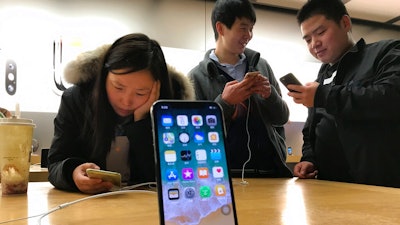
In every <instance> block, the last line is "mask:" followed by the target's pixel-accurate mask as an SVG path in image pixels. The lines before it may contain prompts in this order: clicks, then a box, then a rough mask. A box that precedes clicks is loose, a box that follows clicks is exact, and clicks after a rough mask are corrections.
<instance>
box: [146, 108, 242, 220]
mask: <svg viewBox="0 0 400 225" xmlns="http://www.w3.org/2000/svg"><path fill="white" fill-rule="evenodd" d="M151 119H152V125H153V138H154V149H155V158H156V159H155V160H156V167H157V168H156V172H157V179H156V180H157V190H158V202H159V213H160V224H183V223H184V224H216V225H217V224H218V225H220V224H226V225H236V224H237V217H236V209H235V201H234V196H233V188H232V181H231V177H230V173H229V166H228V160H227V155H226V150H225V127H224V119H223V114H222V109H221V107H220V106H219V105H218V104H217V103H215V102H212V101H184V100H159V101H157V102H155V103H154V104H153V106H152V108H151Z"/></svg>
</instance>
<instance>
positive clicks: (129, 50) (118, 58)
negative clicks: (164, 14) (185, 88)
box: [91, 33, 173, 160]
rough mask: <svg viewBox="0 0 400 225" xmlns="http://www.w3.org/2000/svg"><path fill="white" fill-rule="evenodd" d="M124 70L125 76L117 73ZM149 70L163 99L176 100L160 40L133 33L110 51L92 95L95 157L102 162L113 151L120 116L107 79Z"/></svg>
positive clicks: (122, 38) (119, 40)
mask: <svg viewBox="0 0 400 225" xmlns="http://www.w3.org/2000/svg"><path fill="white" fill-rule="evenodd" d="M119 69H123V71H124V72H123V73H116V70H119ZM141 70H149V71H150V73H151V74H152V76H153V78H154V79H155V80H159V81H160V98H163V99H171V98H172V97H173V93H172V88H171V79H170V76H169V74H168V69H167V64H166V62H165V58H164V54H163V52H162V49H161V47H160V45H159V44H158V42H157V41H155V40H152V39H150V38H149V37H147V36H146V35H144V34H141V33H132V34H128V35H125V36H123V37H121V38H119V39H117V40H116V41H115V42H114V43H113V44H112V45H111V47H110V48H109V49H108V51H107V53H106V55H105V58H104V65H103V68H102V71H101V74H100V75H99V76H97V77H96V81H95V84H94V89H93V95H92V103H93V104H92V105H93V106H92V114H93V122H92V124H93V127H92V128H91V129H92V132H93V135H92V137H93V141H92V142H93V148H94V151H93V155H92V157H93V158H94V159H98V160H100V159H102V158H104V157H105V155H106V154H107V152H108V151H109V149H110V143H111V141H112V139H113V138H114V134H115V127H116V125H117V120H118V118H119V116H118V115H117V114H116V113H115V112H114V110H113V108H112V106H111V104H110V102H109V101H108V97H107V92H106V80H107V76H108V73H109V72H112V73H114V74H117V75H121V76H124V75H126V74H128V73H132V72H137V71H141Z"/></svg>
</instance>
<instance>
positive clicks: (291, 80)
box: [279, 73, 302, 92]
mask: <svg viewBox="0 0 400 225" xmlns="http://www.w3.org/2000/svg"><path fill="white" fill-rule="evenodd" d="M279 80H280V81H281V82H282V84H283V85H285V87H286V88H287V89H288V90H289V91H290V92H297V91H294V90H291V89H289V88H288V87H287V86H288V85H289V84H295V85H302V84H301V82H300V81H299V80H298V79H297V78H296V77H295V76H294V75H293V74H292V73H288V74H286V75H285V76H283V77H281V78H279Z"/></svg>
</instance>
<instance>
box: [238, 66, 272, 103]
mask: <svg viewBox="0 0 400 225" xmlns="http://www.w3.org/2000/svg"><path fill="white" fill-rule="evenodd" d="M246 81H249V82H250V92H251V94H258V95H260V96H261V97H263V98H268V97H269V96H270V95H271V85H270V83H269V80H268V78H266V77H264V76H263V75H262V74H261V73H260V72H258V71H254V72H248V73H246V75H245V77H244V82H246ZM242 82H243V81H242Z"/></svg>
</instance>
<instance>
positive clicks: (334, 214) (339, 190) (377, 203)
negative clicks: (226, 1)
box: [0, 178, 400, 225]
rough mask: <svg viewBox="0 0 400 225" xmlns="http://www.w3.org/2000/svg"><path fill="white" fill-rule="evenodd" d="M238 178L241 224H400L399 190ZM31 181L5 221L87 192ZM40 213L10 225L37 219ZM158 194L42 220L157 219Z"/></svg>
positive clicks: (2, 206)
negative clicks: (74, 191)
mask: <svg viewBox="0 0 400 225" xmlns="http://www.w3.org/2000/svg"><path fill="white" fill-rule="evenodd" d="M239 181H240V180H238V179H234V180H233V182H234V193H235V198H236V209H237V214H238V219H239V224H240V225H243V224H244V225H258V224H295V225H303V224H318V225H320V224H340V225H341V224H346V225H347V224H362V225H365V224H379V225H382V224H400V189H396V188H385V187H376V186H368V185H357V184H348V183H338V182H329V181H320V180H300V179H297V178H293V179H281V178H276V179H273V178H268V179H247V181H248V182H249V184H248V185H241V184H240V183H239ZM88 196H89V195H85V194H81V193H69V192H64V191H60V190H57V189H54V188H53V186H52V185H51V184H49V183H48V182H31V183H29V187H28V194H27V195H19V196H2V197H1V198H0V224H1V222H4V221H7V220H12V219H16V218H21V217H27V216H34V215H38V214H40V213H44V212H47V211H48V210H50V209H53V208H54V207H57V206H59V205H61V204H64V203H67V202H72V201H74V200H77V199H81V198H84V197H88ZM37 221H38V218H32V219H29V220H21V221H16V222H12V223H7V224H12V225H16V224H37ZM158 223H159V222H158V205H157V195H156V193H153V192H150V193H124V194H119V195H113V196H107V197H101V198H95V199H90V200H87V201H81V202H79V203H76V204H73V205H70V206H68V207H66V208H63V209H60V210H58V211H55V212H53V213H51V214H50V215H48V216H46V217H44V218H43V219H42V224H52V225H54V224H63V225H65V224H66V225H68V224H84V225H90V224H93V225H100V224H144V225H152V224H158Z"/></svg>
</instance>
